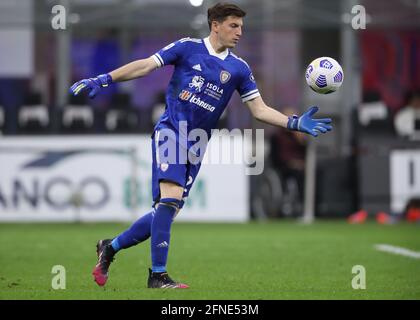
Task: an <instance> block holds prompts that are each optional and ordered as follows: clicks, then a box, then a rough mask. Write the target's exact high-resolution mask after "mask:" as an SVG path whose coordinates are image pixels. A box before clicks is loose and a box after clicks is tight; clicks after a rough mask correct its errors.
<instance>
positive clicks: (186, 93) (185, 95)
mask: <svg viewBox="0 0 420 320" xmlns="http://www.w3.org/2000/svg"><path fill="white" fill-rule="evenodd" d="M191 96H192V93H191V92H189V91H187V90H182V91H181V93H180V94H179V98H180V99H181V100H188V99H189V98H191Z"/></svg>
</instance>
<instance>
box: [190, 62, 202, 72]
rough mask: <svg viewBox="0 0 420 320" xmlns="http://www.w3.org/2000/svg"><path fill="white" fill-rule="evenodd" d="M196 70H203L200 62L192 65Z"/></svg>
mask: <svg viewBox="0 0 420 320" xmlns="http://www.w3.org/2000/svg"><path fill="white" fill-rule="evenodd" d="M192 68H193V69H194V70H197V71H203V70H201V66H200V64H199V63H198V64H196V65H195V66H193V67H192Z"/></svg>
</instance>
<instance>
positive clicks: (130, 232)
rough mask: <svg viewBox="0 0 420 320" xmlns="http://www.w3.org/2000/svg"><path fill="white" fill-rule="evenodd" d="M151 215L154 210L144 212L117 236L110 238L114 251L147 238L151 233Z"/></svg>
mask: <svg viewBox="0 0 420 320" xmlns="http://www.w3.org/2000/svg"><path fill="white" fill-rule="evenodd" d="M153 215H154V210H153V211H151V212H149V213H146V214H145V215H144V216H142V217H141V218H140V219H138V220H137V221H136V222H134V223H133V224H132V225H131V226H130V228H128V229H127V230H125V231H124V232H123V233H121V234H120V235H119V236H117V237H115V238H114V240H112V247H113V249H114V250H115V251H119V250H121V249H127V248H130V247H132V246H135V245H136V244H139V243H140V242H143V241H145V240H147V239H148V238H149V237H150V233H151V226H152V220H153Z"/></svg>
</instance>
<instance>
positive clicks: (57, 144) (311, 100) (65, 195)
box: [0, 0, 420, 298]
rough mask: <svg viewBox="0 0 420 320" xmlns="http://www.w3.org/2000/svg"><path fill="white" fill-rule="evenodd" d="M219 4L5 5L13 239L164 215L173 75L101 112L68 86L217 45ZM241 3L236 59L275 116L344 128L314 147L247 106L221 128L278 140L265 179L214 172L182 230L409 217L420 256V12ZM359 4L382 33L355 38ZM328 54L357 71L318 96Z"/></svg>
mask: <svg viewBox="0 0 420 320" xmlns="http://www.w3.org/2000/svg"><path fill="white" fill-rule="evenodd" d="M216 2H217V1H213V0H212V1H207V0H204V3H202V4H201V5H200V1H192V0H191V1H189V0H131V1H128V0H61V1H60V0H56V1H50V0H37V1H32V0H19V1H13V0H1V1H0V132H1V134H2V135H1V136H0V222H4V223H3V224H2V225H1V227H0V228H1V230H2V233H1V234H0V239H2V240H1V241H0V242H2V243H5V241H11V243H13V242H14V241H15V240H10V239H12V238H13V234H14V235H18V234H24V233H26V231H27V230H26V229H21V228H26V227H27V228H29V226H26V227H24V226H22V227H19V226H18V225H15V224H10V222H30V223H32V222H80V221H82V222H103V221H120V222H123V223H129V222H130V221H133V220H135V219H136V218H137V217H138V216H140V215H141V214H142V213H143V212H145V210H147V209H148V208H149V207H150V205H151V198H150V192H151V190H149V189H150V175H151V172H150V171H151V170H150V166H151V164H150V161H151V160H150V159H151V156H150V152H151V150H150V145H149V144H150V142H149V139H150V138H149V137H150V134H151V132H152V128H153V125H154V123H155V122H156V120H157V119H158V117H159V115H160V114H161V112H162V110H163V108H164V102H163V98H164V93H165V90H166V85H167V83H168V81H169V78H170V75H171V71H172V69H171V67H165V68H163V69H159V70H157V71H155V72H154V73H152V74H151V75H149V76H147V77H146V78H143V79H138V80H134V81H130V82H126V83H119V84H116V85H114V86H112V87H110V88H107V89H106V90H103V91H102V92H101V94H99V95H98V96H97V98H96V99H94V100H89V99H87V98H85V97H77V98H75V97H71V96H70V95H69V94H68V89H69V87H70V85H71V84H72V83H73V82H75V81H77V80H80V79H82V78H86V77H92V76H95V75H98V74H100V73H106V72H109V71H111V70H113V69H115V68H116V67H118V66H121V65H123V64H125V63H128V62H130V61H132V60H135V59H138V58H144V57H148V56H150V55H151V54H153V53H155V52H156V51H157V50H159V49H160V48H162V47H164V46H165V45H167V44H169V43H171V42H173V41H174V40H177V39H179V38H183V37H186V36H190V37H199V38H201V37H205V36H207V34H208V25H207V20H206V13H207V8H208V7H209V6H210V5H212V4H214V3H216ZM234 2H235V3H236V4H238V5H239V6H241V7H242V8H244V9H245V10H246V11H247V13H248V14H247V17H246V18H245V21H244V22H245V27H244V36H243V37H242V39H241V42H240V43H239V45H238V47H237V48H236V49H235V50H234V51H235V53H236V54H237V55H239V56H242V57H243V58H244V59H246V60H247V62H248V63H249V64H250V65H251V67H252V69H253V72H254V75H255V78H256V80H257V84H258V86H259V89H260V91H261V93H262V96H263V97H264V100H265V101H266V102H267V104H269V105H272V106H275V107H277V108H279V110H281V111H283V112H286V113H288V112H294V113H301V112H302V111H304V110H306V108H307V107H309V106H311V105H318V106H319V107H320V108H321V110H320V114H321V116H330V117H332V118H333V121H334V130H333V131H332V132H331V133H329V134H327V135H325V136H322V137H320V138H318V139H310V138H307V137H302V136H300V135H299V134H297V135H295V134H290V133H288V132H286V130H282V129H276V128H274V127H271V126H265V125H263V124H261V123H257V122H256V121H255V120H253V119H252V117H251V114H250V112H249V111H248V110H247V108H246V107H245V106H244V105H242V103H241V102H240V99H239V96H238V95H237V94H236V95H234V97H233V99H232V100H231V102H230V104H229V106H228V108H227V111H226V112H225V114H224V115H223V117H222V119H221V122H220V128H227V129H229V130H231V129H234V128H239V129H247V128H253V129H257V128H262V129H264V130H265V131H264V132H265V144H264V149H265V152H264V154H263V155H262V158H261V159H259V160H261V161H264V172H263V174H261V175H256V176H245V175H244V166H245V164H243V165H242V166H238V165H227V166H226V165H225V166H215V167H212V166H208V167H205V168H204V169H203V170H202V172H200V176H199V178H200V179H199V180H198V181H197V183H196V185H195V186H194V187H193V190H192V194H191V197H190V199H189V201H188V204H187V207H186V209H185V212H183V213H182V214H181V215H180V216H179V220H180V221H185V222H190V221H194V222H209V221H211V222H227V221H229V222H248V221H251V222H252V223H253V222H254V221H268V223H269V224H273V226H276V225H277V224H282V221H285V220H284V218H293V219H300V218H303V220H304V221H305V222H312V221H313V220H314V219H315V221H323V220H326V219H325V218H339V219H336V220H337V221H338V223H339V225H340V226H341V227H340V228H342V227H343V226H342V224H343V223H347V221H348V222H351V223H360V222H364V221H365V220H372V221H375V222H374V223H375V224H376V221H377V222H380V223H385V224H397V223H398V224H399V225H400V224H403V223H407V222H405V221H406V220H409V221H414V222H415V221H417V224H416V225H417V229H407V230H408V231H407V233H405V231H404V230H403V231H401V229H399V230H400V231H399V233H398V234H399V235H401V237H395V239H400V240H401V242H402V243H401V244H404V243H405V244H407V245H411V248H412V249H414V250H415V249H417V250H420V246H419V245H420V239H419V237H418V226H419V223H418V222H419V220H420V213H419V212H420V150H419V149H420V93H419V89H420V1H418V0H392V1H380V0H365V1H362V0H360V1H356V0H342V1H336V0H296V1H292V0H262V1H251V0H237V1H234ZM57 4H58V5H63V6H64V7H65V8H66V29H65V30H54V29H53V28H52V19H53V17H54V16H55V14H54V13H52V8H53V6H55V5H57ZM355 5H363V6H364V8H365V9H366V18H367V21H366V22H367V23H366V29H358V30H355V29H353V28H352V27H351V22H352V19H353V18H354V16H355V14H354V13H352V8H353V7H354V6H355ZM320 56H330V57H333V58H335V59H336V60H337V61H339V62H340V63H341V65H342V67H343V70H344V84H343V86H342V87H341V88H340V90H339V91H338V92H336V93H333V94H330V95H325V96H323V95H318V94H316V93H314V92H312V91H311V90H310V89H309V88H308V87H307V85H306V83H305V79H304V71H305V69H306V66H307V65H308V64H309V63H310V62H311V61H312V60H313V59H314V58H317V57H320ZM416 92H417V93H416ZM407 108H408V109H410V110H412V112H409V115H408V118H404V119H405V120H404V121H403V122H402V126H401V123H400V122H398V121H397V119H398V114H399V113H400V112H402V111H404V110H407ZM416 110H417V111H416ZM399 123H400V124H399ZM254 147H255V148H259V149H261V147H262V146H261V145H257V146H254ZM235 152H242V150H240V148H239V149H238V150H235ZM220 181H223V183H222V184H220ZM345 219H346V220H345ZM293 221H294V220H293ZM5 222H9V223H5ZM285 223H286V222H285ZM287 223H290V222H287ZM289 226H291V225H289ZM85 227H86V226H85ZM270 227H271V226H270ZM35 228H37V227H35ZM40 228H41V229H42V228H47V227H40ZM77 228H79V230H80V233H83V232H87V230H86V229H83V228H84V227H83V226H77V225H76V227H75V226H71V230H73V231H74V230H76V229H77ZM86 228H88V227H86ZM106 228H107V227H106ZM121 228H122V227H121V226H120V227H119V229H113V230H114V232H115V230H121ZM179 228H182V226H181V227H179ZM203 228H206V225H204V226H203ZM215 228H216V229H215V230H218V228H223V227H222V226H221V225H218V224H215ZM279 228H280V227H279ZM291 228H294V227H293V226H292V227H291ZM395 228H396V226H395ZM399 228H402V226H399ZM410 228H412V225H411V224H410ZM45 230H46V229H43V231H45ZM89 230H90V229H89ZM279 230H282V229H279ZM328 230H329V231H332V230H333V228H331V229H329V228H326V231H328ZM340 230H341V229H340ZM375 230H376V229H375ZM15 231H16V232H15ZM33 231H34V230H33ZM367 231H369V230H367ZM28 232H29V231H28ZM34 232H35V231H34ZM260 232H264V229H260ZM332 232H333V231H332ZM386 232H387V234H388V235H391V236H392V230H390V229H387V231H386ZM344 233H345V231H344ZM28 234H30V232H29V233H28ZM404 234H408V235H409V236H407V238H404ZM416 234H417V235H416ZM98 236H101V235H99V234H98ZM303 236H304V235H303ZM34 237H35V238H37V237H38V236H35V234H34ZM408 238H410V240H409V239H408ZM8 239H9V240H8ZM381 239H382V238H381V237H378V238H377V240H378V241H381ZM384 239H387V238H386V237H385V238H384ZM395 239H394V240H395ZM92 240H93V239H92ZM227 241H228V240H227ZM349 241H351V240H349ZM375 241H376V240H375ZM397 242H398V241H397ZM350 243H351V242H350ZM22 250H24V249H22ZM256 250H257V251H258V250H260V249H258V248H257V249H256ZM8 257H10V252H5V251H3V252H2V254H1V255H0V259H1V260H3V259H6V258H8ZM11 260H12V261H15V262H16V260H13V259H11ZM2 262H3V261H2ZM402 263H403V262H402ZM12 266H13V265H11V267H10V268H12ZM411 267H413V266H410V268H411ZM4 272H5V273H6V271H4ZM0 275H1V274H0ZM3 276H5V277H6V278H7V275H5V274H3ZM419 281H420V279H419V277H418V275H417V276H416V278H415V283H417V284H418V283H419ZM9 288H10V287H9ZM417 294H418V291H417ZM417 298H418V296H417Z"/></svg>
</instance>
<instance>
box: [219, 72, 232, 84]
mask: <svg viewBox="0 0 420 320" xmlns="http://www.w3.org/2000/svg"><path fill="white" fill-rule="evenodd" d="M229 79H230V73H229V72H227V71H225V70H222V72H220V82H221V83H226V82H228V81H229Z"/></svg>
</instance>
